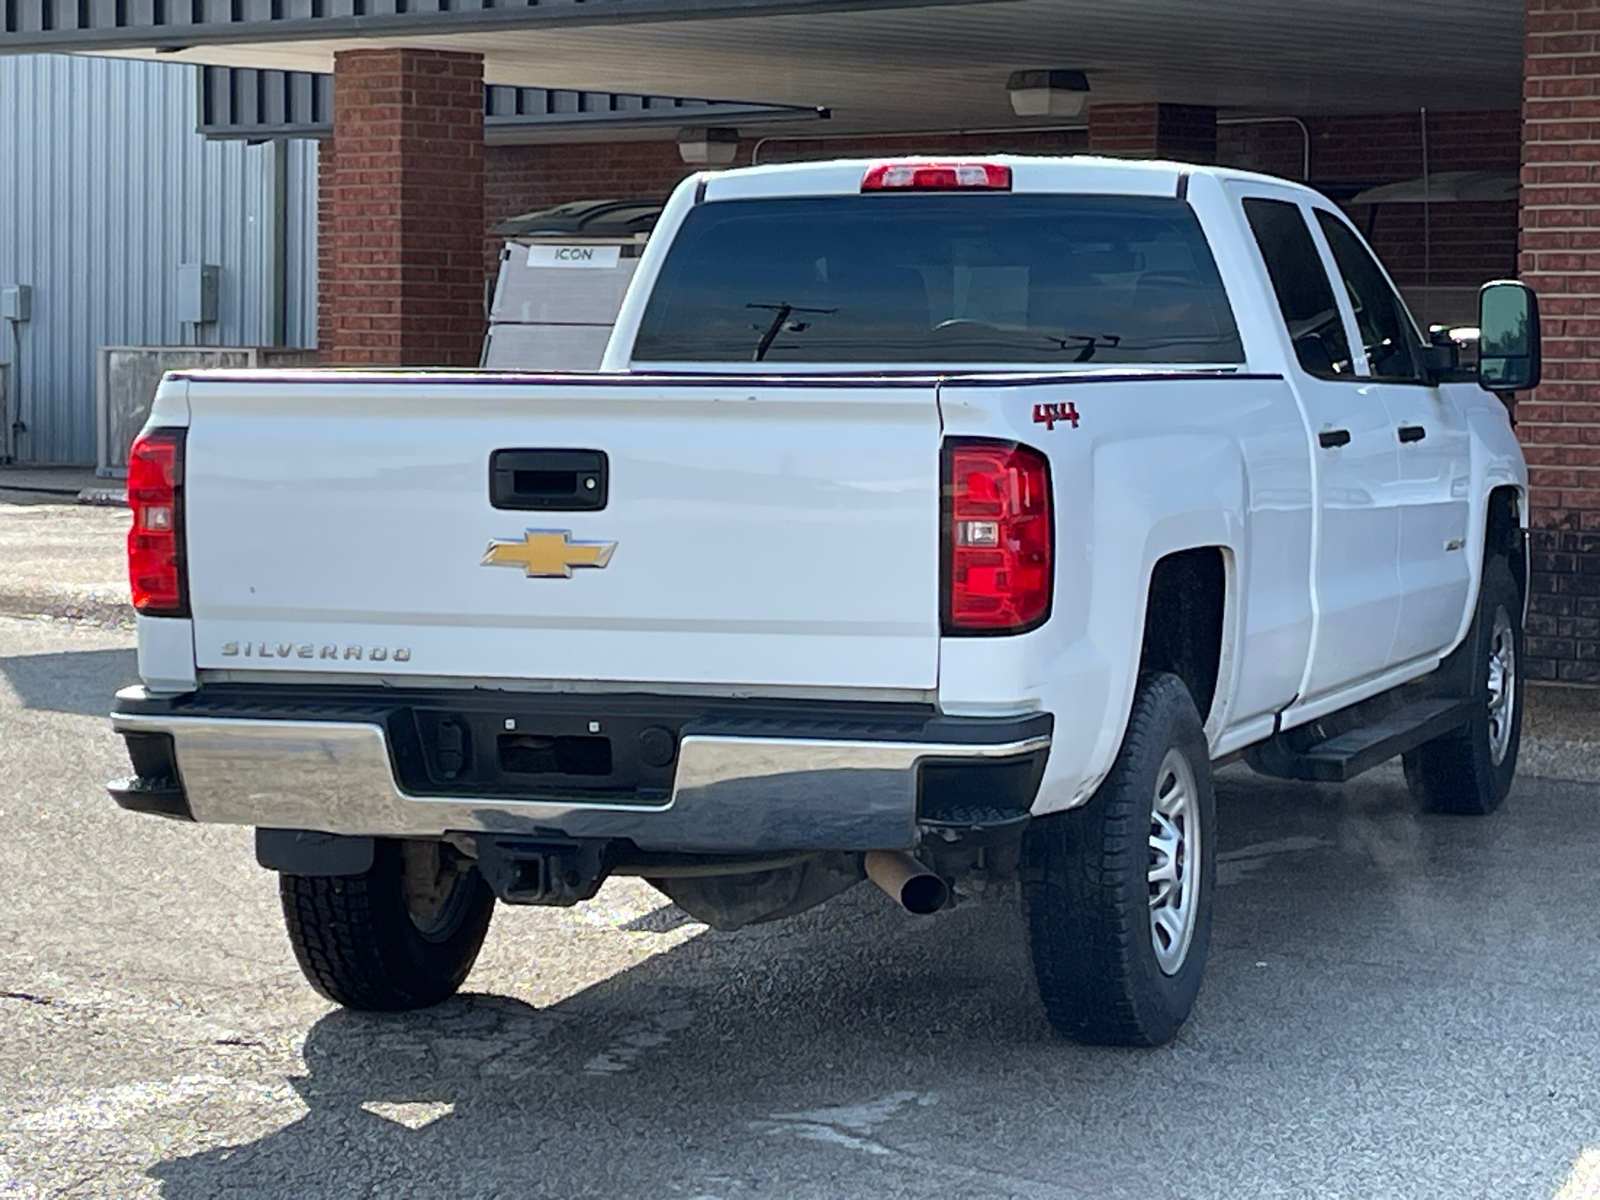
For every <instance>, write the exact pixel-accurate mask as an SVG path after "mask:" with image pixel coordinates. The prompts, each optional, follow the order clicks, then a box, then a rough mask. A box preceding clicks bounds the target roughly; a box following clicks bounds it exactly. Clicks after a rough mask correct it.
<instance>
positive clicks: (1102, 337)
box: [1044, 333, 1122, 363]
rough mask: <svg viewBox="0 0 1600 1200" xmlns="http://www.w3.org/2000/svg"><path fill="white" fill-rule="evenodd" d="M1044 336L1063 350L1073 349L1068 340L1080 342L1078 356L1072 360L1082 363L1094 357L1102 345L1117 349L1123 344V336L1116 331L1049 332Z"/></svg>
mask: <svg viewBox="0 0 1600 1200" xmlns="http://www.w3.org/2000/svg"><path fill="white" fill-rule="evenodd" d="M1044 336H1045V340H1046V341H1048V342H1054V343H1055V344H1056V347H1057V348H1058V349H1061V350H1071V349H1073V347H1072V346H1069V345H1068V344H1067V343H1068V342H1077V343H1079V345H1078V346H1077V351H1078V354H1077V357H1076V358H1074V359H1073V360H1072V361H1073V362H1081V363H1085V362H1088V361H1089V360H1090V359H1091V358H1093V357H1094V352H1095V351H1096V350H1098V349H1100V347H1101V346H1109V347H1110V348H1112V349H1116V347H1118V346H1120V345H1121V344H1122V336H1121V335H1120V334H1116V333H1096V334H1088V333H1063V334H1060V335H1059V336H1058V335H1056V334H1051V333H1047V334H1045V335H1044Z"/></svg>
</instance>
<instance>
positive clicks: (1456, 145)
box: [1217, 111, 1522, 288]
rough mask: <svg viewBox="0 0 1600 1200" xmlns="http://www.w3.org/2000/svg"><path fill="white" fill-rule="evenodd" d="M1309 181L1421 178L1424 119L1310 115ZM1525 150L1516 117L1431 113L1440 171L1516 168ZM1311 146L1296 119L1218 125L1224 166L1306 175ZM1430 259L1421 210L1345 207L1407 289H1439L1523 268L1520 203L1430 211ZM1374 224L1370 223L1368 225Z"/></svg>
mask: <svg viewBox="0 0 1600 1200" xmlns="http://www.w3.org/2000/svg"><path fill="white" fill-rule="evenodd" d="M1305 123H1306V127H1307V129H1308V131H1309V133H1310V137H1311V179H1312V180H1313V181H1315V182H1318V183H1324V184H1327V183H1340V182H1345V183H1349V184H1351V185H1357V184H1361V185H1371V184H1381V183H1398V182H1401V181H1403V180H1408V179H1418V178H1421V176H1422V123H1421V114H1419V113H1403V114H1396V115H1383V116H1355V117H1308V118H1306V122H1305ZM1521 146H1522V121H1521V114H1519V113H1516V112H1501V111H1483V112H1431V113H1429V114H1428V164H1429V168H1430V170H1431V171H1433V172H1441V171H1515V170H1516V169H1517V167H1518V165H1519V163H1520V154H1521ZM1304 155H1305V141H1304V139H1303V137H1302V135H1301V133H1300V131H1299V129H1298V128H1296V127H1295V126H1294V125H1293V124H1292V123H1290V122H1286V121H1280V122H1275V123H1272V124H1265V123H1263V124H1250V125H1228V124H1223V125H1221V126H1219V127H1218V129H1217V161H1218V162H1219V163H1222V164H1223V165H1224V166H1230V167H1240V168H1243V169H1245V170H1249V171H1264V172H1266V173H1267V174H1269V175H1281V176H1283V177H1284V178H1286V179H1299V178H1300V177H1301V172H1302V170H1303V168H1304ZM1430 208H1431V212H1430V213H1429V218H1428V221H1429V225H1430V230H1429V233H1430V238H1429V241H1430V242H1431V253H1426V254H1425V252H1424V249H1423V216H1422V206H1421V205H1420V204H1387V205H1381V206H1379V208H1378V211H1377V213H1376V216H1375V219H1373V214H1372V212H1371V210H1370V209H1369V208H1368V206H1366V205H1347V206H1346V212H1348V213H1349V214H1350V217H1351V219H1352V220H1354V221H1355V223H1356V224H1357V226H1359V227H1360V228H1361V229H1362V230H1363V231H1369V230H1370V232H1369V236H1370V238H1371V241H1372V243H1373V248H1374V249H1376V250H1377V252H1378V255H1379V257H1380V258H1382V259H1383V261H1384V265H1385V266H1387V267H1388V268H1389V271H1390V273H1391V274H1393V275H1394V277H1395V280H1396V282H1398V283H1399V284H1400V286H1401V287H1406V288H1413V287H1417V286H1420V285H1421V284H1423V283H1424V281H1427V282H1429V283H1431V284H1432V285H1433V286H1435V287H1461V288H1466V287H1476V286H1478V285H1479V284H1481V283H1483V282H1484V281H1485V280H1487V279H1491V278H1494V277H1497V276H1506V275H1511V274H1514V273H1515V272H1516V268H1517V205H1516V201H1514V200H1506V201H1495V202H1484V203H1464V204H1463V203H1448V204H1434V205H1431V206H1430ZM1369 219H1371V224H1370V226H1369Z"/></svg>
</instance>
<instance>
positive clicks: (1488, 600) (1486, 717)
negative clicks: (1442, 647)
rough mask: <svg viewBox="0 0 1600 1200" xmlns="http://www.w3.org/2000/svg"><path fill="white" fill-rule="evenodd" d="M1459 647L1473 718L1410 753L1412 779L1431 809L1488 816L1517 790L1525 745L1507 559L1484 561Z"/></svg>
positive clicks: (1518, 642) (1517, 608) (1515, 602)
mask: <svg viewBox="0 0 1600 1200" xmlns="http://www.w3.org/2000/svg"><path fill="white" fill-rule="evenodd" d="M1455 653H1456V654H1458V655H1463V656H1465V657H1466V658H1467V662H1465V663H1464V664H1462V666H1463V669H1464V670H1465V671H1466V672H1468V674H1467V675H1466V678H1468V679H1470V680H1471V681H1472V687H1473V691H1472V699H1473V718H1472V721H1471V723H1470V724H1468V725H1467V726H1466V727H1465V728H1462V729H1458V730H1456V731H1454V732H1452V733H1447V734H1445V735H1444V736H1443V737H1438V738H1435V739H1434V740H1433V741H1431V742H1428V743H1426V744H1425V745H1422V746H1418V747H1417V748H1416V749H1415V750H1412V751H1410V752H1409V753H1407V754H1406V755H1405V756H1404V758H1403V761H1404V763H1405V770H1406V784H1407V785H1408V786H1409V787H1410V789H1411V794H1412V795H1413V796H1415V797H1416V799H1417V801H1418V802H1419V803H1420V804H1421V805H1422V807H1423V808H1425V809H1427V810H1428V811H1429V812H1436V813H1451V814H1455V815H1459V816H1485V815H1487V814H1489V813H1492V812H1494V810H1495V809H1497V808H1499V807H1500V803H1501V801H1503V800H1504V799H1505V798H1506V793H1507V792H1508V791H1510V790H1511V780H1512V777H1513V776H1515V775H1516V773H1517V753H1518V750H1519V749H1520V747H1521V744H1522V671H1521V664H1522V594H1521V593H1520V592H1519V591H1518V590H1517V584H1516V580H1515V579H1514V578H1513V577H1512V575H1511V567H1510V565H1509V564H1508V563H1507V562H1506V560H1505V558H1504V557H1501V556H1499V555H1497V556H1495V557H1494V558H1491V559H1490V560H1489V561H1488V562H1487V563H1486V564H1485V566H1484V571H1483V584H1482V586H1481V587H1480V588H1479V589H1478V612H1477V615H1476V616H1475V617H1474V618H1473V621H1472V628H1471V629H1469V630H1468V631H1467V637H1466V641H1464V642H1463V643H1462V644H1461V646H1460V647H1459V648H1458V649H1457V650H1456V651H1455ZM1442 669H1444V670H1448V669H1449V664H1446V666H1445V667H1444V668H1442Z"/></svg>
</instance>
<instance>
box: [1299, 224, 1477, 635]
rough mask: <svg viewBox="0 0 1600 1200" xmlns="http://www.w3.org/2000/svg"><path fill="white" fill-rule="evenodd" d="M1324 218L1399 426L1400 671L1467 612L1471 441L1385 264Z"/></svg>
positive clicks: (1377, 382)
mask: <svg viewBox="0 0 1600 1200" xmlns="http://www.w3.org/2000/svg"><path fill="white" fill-rule="evenodd" d="M1316 217H1317V225H1318V227H1319V228H1320V230H1321V232H1322V234H1323V236H1324V237H1325V238H1326V239H1327V243H1328V248H1329V250H1330V251H1331V252H1332V255H1333V261H1334V264H1335V266H1336V267H1337V269H1338V273H1339V275H1340V276H1341V278H1342V281H1343V283H1344V286H1345V290H1346V292H1347V293H1348V295H1349V297H1350V303H1351V307H1352V308H1353V310H1354V315H1355V320H1356V327H1357V330H1358V332H1359V334H1360V338H1361V347H1362V351H1363V354H1364V356H1365V358H1366V360H1367V370H1366V374H1367V377H1368V378H1369V379H1370V380H1371V381H1372V383H1373V385H1374V386H1375V387H1376V390H1377V392H1378V394H1379V395H1381V396H1382V398H1383V401H1384V405H1385V407H1386V408H1387V409H1388V411H1389V417H1390V420H1391V421H1392V423H1393V425H1392V429H1391V433H1390V436H1391V437H1392V438H1393V439H1394V446H1395V452H1396V454H1397V455H1398V458H1399V491H1398V493H1397V502H1398V508H1399V514H1400V542H1399V550H1400V553H1399V566H1400V597H1401V599H1400V623H1399V626H1398V628H1397V629H1396V632H1395V641H1394V646H1393V649H1392V650H1391V652H1390V656H1391V658H1392V659H1393V661H1394V663H1395V665H1400V664H1402V663H1407V662H1411V661H1413V660H1416V659H1420V658H1426V657H1428V656H1430V655H1434V654H1438V653H1439V652H1440V651H1442V650H1445V649H1447V648H1448V647H1449V645H1450V643H1451V642H1452V641H1453V640H1454V639H1455V636H1456V633H1457V632H1458V631H1459V630H1460V627H1461V622H1462V618H1463V616H1464V615H1465V613H1466V609H1467V600H1468V596H1469V593H1470V591H1471V588H1472V566H1473V564H1472V562H1471V560H1470V559H1469V557H1468V553H1467V550H1466V547H1467V544H1468V539H1467V521H1468V517H1469V515H1470V503H1471V488H1470V484H1471V481H1472V462H1471V438H1470V435H1469V434H1468V432H1467V420H1466V414H1465V412H1464V411H1463V410H1462V408H1461V405H1460V404H1459V403H1458V402H1457V401H1456V398H1455V397H1454V396H1453V395H1452V394H1451V393H1450V389H1448V388H1440V387H1438V386H1437V385H1435V384H1434V383H1433V382H1432V381H1431V380H1430V379H1429V378H1428V375H1427V373H1426V371H1424V369H1423V364H1422V361H1421V359H1420V357H1419V356H1418V354H1417V348H1418V346H1420V344H1421V336H1420V335H1419V334H1418V332H1417V327H1416V325H1415V323H1414V322H1413V321H1412V320H1411V315H1410V314H1409V313H1408V312H1407V311H1406V308H1405V304H1404V302H1403V301H1402V300H1401V299H1400V296H1399V294H1398V293H1397V292H1396V291H1395V289H1394V286H1393V285H1392V284H1391V283H1390V281H1389V279H1388V277H1387V276H1386V275H1385V274H1384V271H1383V268H1382V267H1381V266H1379V265H1378V261H1377V259H1376V258H1374V257H1373V255H1372V252H1371V251H1369V250H1368V249H1367V247H1366V246H1365V245H1363V244H1362V242H1361V239H1360V238H1358V237H1357V236H1356V234H1355V231H1354V230H1352V229H1351V228H1350V226H1349V225H1348V223H1346V222H1345V220H1344V219H1343V218H1342V217H1340V216H1338V215H1337V214H1335V213H1333V212H1331V211H1329V210H1328V209H1324V208H1318V209H1317V210H1316Z"/></svg>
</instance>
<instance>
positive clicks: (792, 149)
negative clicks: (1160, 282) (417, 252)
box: [483, 130, 1088, 278]
mask: <svg viewBox="0 0 1600 1200" xmlns="http://www.w3.org/2000/svg"><path fill="white" fill-rule="evenodd" d="M756 146H757V141H756V140H754V139H747V140H746V141H744V142H743V143H741V145H740V147H739V156H738V159H737V160H736V162H735V165H736V166H748V165H749V163H750V159H751V155H752V154H753V153H754V152H755V150H756ZM1087 146H1088V139H1087V138H1086V136H1085V134H1084V131H1083V130H1069V131H1066V132H1059V131H1055V132H1043V133H1040V132H1029V131H1026V130H1021V131H1018V132H1016V133H1008V134H999V135H996V134H984V135H968V136H960V137H953V136H945V137H911V138H904V137H894V138H809V137H797V138H768V139H766V141H765V144H763V145H761V147H760V149H761V161H762V162H764V163H774V162H815V161H818V160H820V159H828V158H860V157H873V156H876V155H883V156H890V155H901V154H922V153H927V154H985V153H987V154H1005V153H1010V154H1076V153H1081V152H1082V151H1083V150H1085V149H1086V148H1087ZM693 172H694V168H693V167H690V166H686V165H685V164H684V161H683V159H682V158H680V157H679V155H678V147H677V145H676V144H675V143H673V142H670V141H650V142H599V143H588V144H583V145H537V146H488V147H485V149H484V204H483V210H484V219H485V222H486V225H493V224H495V223H496V222H497V221H503V220H504V219H505V218H507V217H513V216H516V215H518V214H519V213H525V212H537V211H539V210H540V209H544V208H552V207H554V206H555V205H557V204H562V203H565V202H566V201H569V200H598V199H610V198H612V197H624V198H626V197H630V196H645V197H651V198H654V199H660V200H665V199H666V198H667V196H668V194H670V193H671V191H672V189H673V188H674V187H676V186H677V185H678V183H679V182H680V181H681V180H683V179H684V178H685V177H686V176H688V175H690V174H692V173H693ZM504 243H505V239H504V238H501V237H498V236H493V235H490V236H487V237H486V239H485V245H484V255H485V258H484V262H485V266H486V269H487V270H488V271H489V272H490V278H493V277H494V272H496V271H497V270H498V263H499V261H500V249H501V247H502V246H503V245H504Z"/></svg>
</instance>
